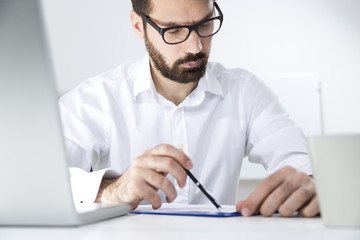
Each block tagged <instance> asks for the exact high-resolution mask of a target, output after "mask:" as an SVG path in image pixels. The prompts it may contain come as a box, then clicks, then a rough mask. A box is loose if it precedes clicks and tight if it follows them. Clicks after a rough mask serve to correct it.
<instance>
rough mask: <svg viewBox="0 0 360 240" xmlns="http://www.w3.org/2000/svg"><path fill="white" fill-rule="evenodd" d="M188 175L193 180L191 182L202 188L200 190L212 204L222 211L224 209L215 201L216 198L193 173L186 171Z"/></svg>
mask: <svg viewBox="0 0 360 240" xmlns="http://www.w3.org/2000/svg"><path fill="white" fill-rule="evenodd" d="M185 171H186V174H187V175H188V176H189V177H190V178H191V180H192V181H193V182H194V183H195V184H196V186H198V187H199V188H200V190H201V191H202V192H203V193H204V194H205V196H206V197H207V198H208V199H209V200H210V202H211V203H212V204H214V206H215V207H216V208H217V209H218V210H219V211H220V210H221V209H222V207H221V206H220V204H219V203H218V202H217V201H216V200H215V198H214V197H213V196H211V195H210V193H208V191H206V189H205V188H204V187H203V186H202V185H201V183H200V182H199V181H198V180H197V179H196V178H195V177H194V175H192V173H191V172H190V171H189V170H187V169H185Z"/></svg>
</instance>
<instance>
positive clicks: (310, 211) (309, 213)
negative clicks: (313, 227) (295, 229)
mask: <svg viewBox="0 0 360 240" xmlns="http://www.w3.org/2000/svg"><path fill="white" fill-rule="evenodd" d="M319 213H320V206H319V201H318V198H317V196H316V195H315V196H314V197H313V198H312V199H311V201H310V203H309V204H306V205H305V206H304V207H303V208H301V209H300V210H299V216H302V217H314V216H316V215H318V214H319Z"/></svg>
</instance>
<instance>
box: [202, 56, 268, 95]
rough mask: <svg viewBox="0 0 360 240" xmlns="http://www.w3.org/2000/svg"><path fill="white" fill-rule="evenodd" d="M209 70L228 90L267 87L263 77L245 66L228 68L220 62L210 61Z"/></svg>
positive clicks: (224, 88)
mask: <svg viewBox="0 0 360 240" xmlns="http://www.w3.org/2000/svg"><path fill="white" fill-rule="evenodd" d="M208 71H209V72H210V73H211V74H212V75H213V76H215V78H216V79H217V80H218V81H219V83H220V84H221V86H222V88H223V90H224V91H226V92H228V91H244V90H245V89H254V88H266V86H265V85H264V83H263V82H262V81H261V79H259V78H258V77H257V76H256V75H254V74H253V73H251V72H249V71H247V70H245V69H243V68H226V67H224V66H223V65H222V64H220V63H217V62H209V64H208Z"/></svg>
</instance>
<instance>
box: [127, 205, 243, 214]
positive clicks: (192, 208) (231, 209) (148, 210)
mask: <svg viewBox="0 0 360 240" xmlns="http://www.w3.org/2000/svg"><path fill="white" fill-rule="evenodd" d="M223 207H224V211H218V210H216V209H214V207H213V206H209V205H189V204H163V205H162V207H161V208H160V209H158V210H154V209H152V207H151V206H150V205H146V206H139V207H138V208H137V209H136V210H133V211H130V213H131V214H149V215H172V216H193V217H239V216H241V213H238V212H236V210H235V206H223Z"/></svg>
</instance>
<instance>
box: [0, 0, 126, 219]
mask: <svg viewBox="0 0 360 240" xmlns="http://www.w3.org/2000/svg"><path fill="white" fill-rule="evenodd" d="M64 17H65V16H64ZM0 36H1V37H0V194H1V197H0V225H15V226H18V225H37V226H75V225H82V224H87V223H92V222H96V221H100V220H104V219H108V218H113V217H116V216H121V215H125V214H127V213H128V212H129V211H130V206H129V205H128V204H122V205H111V206H110V205H107V206H104V205H101V204H95V203H94V204H90V205H80V206H75V204H74V201H73V197H72V193H71V185H70V178H69V172H68V161H67V158H66V152H65V147H64V142H63V136H62V130H61V122H60V116H59V111H58V103H57V99H58V94H57V90H56V87H55V80H54V76H53V73H52V66H51V58H50V55H49V51H48V47H47V41H46V36H45V31H44V21H43V19H42V10H41V1H40V0H17V1H14V0H0ZM78 208H80V210H79V209H78Z"/></svg>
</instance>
